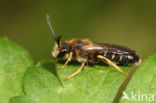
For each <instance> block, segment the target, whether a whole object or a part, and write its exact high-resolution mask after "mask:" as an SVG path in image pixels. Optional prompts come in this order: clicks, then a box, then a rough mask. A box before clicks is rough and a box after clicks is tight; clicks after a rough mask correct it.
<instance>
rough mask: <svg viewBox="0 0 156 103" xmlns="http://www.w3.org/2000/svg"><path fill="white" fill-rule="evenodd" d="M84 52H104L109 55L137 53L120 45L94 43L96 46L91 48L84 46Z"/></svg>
mask: <svg viewBox="0 0 156 103" xmlns="http://www.w3.org/2000/svg"><path fill="white" fill-rule="evenodd" d="M83 50H84V51H104V52H107V53H113V54H132V53H135V51H133V50H131V49H129V48H127V47H124V46H119V45H114V44H103V43H94V45H91V46H84V47H83Z"/></svg>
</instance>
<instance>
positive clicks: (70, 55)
mask: <svg viewBox="0 0 156 103" xmlns="http://www.w3.org/2000/svg"><path fill="white" fill-rule="evenodd" d="M72 55H73V52H71V53H70V54H69V58H68V59H67V61H66V62H65V64H64V65H63V66H62V67H59V69H63V68H64V67H65V66H66V65H67V64H68V63H69V62H70V61H71V58H72Z"/></svg>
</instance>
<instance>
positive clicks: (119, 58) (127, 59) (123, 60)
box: [98, 51, 141, 65]
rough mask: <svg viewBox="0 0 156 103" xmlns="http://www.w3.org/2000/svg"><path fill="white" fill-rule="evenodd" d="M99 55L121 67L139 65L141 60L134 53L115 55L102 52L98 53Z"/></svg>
mask: <svg viewBox="0 0 156 103" xmlns="http://www.w3.org/2000/svg"><path fill="white" fill-rule="evenodd" d="M98 54H99V55H103V56H104V57H106V58H107V59H109V60H111V61H113V62H115V63H117V64H121V65H133V64H136V65H138V64H140V63H141V59H140V58H139V56H138V55H136V54H135V53H131V54H115V53H106V52H105V53H104V52H102V51H101V52H99V53H98Z"/></svg>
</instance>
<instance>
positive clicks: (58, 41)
mask: <svg viewBox="0 0 156 103" xmlns="http://www.w3.org/2000/svg"><path fill="white" fill-rule="evenodd" d="M46 19H47V23H48V25H49V28H50V30H51V33H52V35H53V37H54V39H55V41H56V43H57V44H58V46H59V44H60V38H61V36H59V37H58V38H57V37H56V34H55V32H54V30H53V28H52V25H51V21H50V18H49V15H48V14H46Z"/></svg>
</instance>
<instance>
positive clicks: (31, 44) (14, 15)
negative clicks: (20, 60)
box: [0, 0, 156, 61]
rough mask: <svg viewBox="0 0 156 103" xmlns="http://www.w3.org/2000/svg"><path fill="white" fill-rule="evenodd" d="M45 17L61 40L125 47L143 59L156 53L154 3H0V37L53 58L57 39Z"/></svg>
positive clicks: (144, 0)
mask: <svg viewBox="0 0 156 103" xmlns="http://www.w3.org/2000/svg"><path fill="white" fill-rule="evenodd" d="M46 13H48V14H49V15H50V18H51V22H52V25H53V28H54V30H55V32H56V34H57V35H62V40H69V39H72V38H89V39H90V40H93V41H97V42H102V43H110V44H112V43H113V44H119V45H124V46H127V47H129V48H132V49H134V50H136V51H137V54H139V55H140V56H141V58H143V59H144V58H147V57H148V56H150V55H152V54H155V53H156V46H155V45H156V1H155V0H75V1H74V0H4V1H2V0H0V36H1V37H8V38H9V39H11V40H13V41H15V42H17V43H18V44H20V45H22V46H23V47H24V48H26V49H27V50H28V51H29V53H30V54H31V56H32V57H33V59H34V60H35V61H38V60H41V59H50V58H51V51H52V48H53V45H54V40H53V38H52V35H51V32H50V30H49V27H48V25H47V22H46V18H45V15H46Z"/></svg>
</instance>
